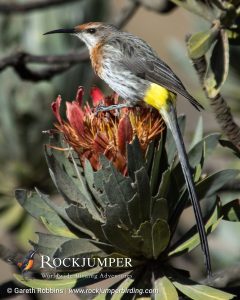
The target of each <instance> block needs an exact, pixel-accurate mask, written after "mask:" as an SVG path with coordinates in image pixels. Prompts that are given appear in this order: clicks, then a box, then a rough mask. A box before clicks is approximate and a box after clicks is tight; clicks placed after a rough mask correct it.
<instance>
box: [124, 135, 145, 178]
mask: <svg viewBox="0 0 240 300" xmlns="http://www.w3.org/2000/svg"><path fill="white" fill-rule="evenodd" d="M127 161H128V174H129V176H130V177H131V178H132V180H133V181H134V180H135V175H134V174H135V171H137V170H139V169H141V168H142V167H145V161H144V158H143V154H142V150H141V146H140V143H139V140H138V138H137V136H135V137H134V140H133V141H132V143H131V144H127Z"/></svg>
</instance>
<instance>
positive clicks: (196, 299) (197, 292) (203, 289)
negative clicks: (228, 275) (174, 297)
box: [173, 281, 235, 300]
mask: <svg viewBox="0 0 240 300" xmlns="http://www.w3.org/2000/svg"><path fill="white" fill-rule="evenodd" d="M173 284H174V285H175V287H176V288H177V289H178V290H179V291H180V292H182V293H183V294H184V295H186V296H187V297H189V298H190V299H193V300H203V299H204V300H229V299H233V298H234V297H235V296H234V295H233V294H229V293H226V292H222V291H220V290H217V289H214V288H212V287H210V286H206V285H201V284H194V283H192V282H191V283H189V284H183V283H180V282H176V281H173Z"/></svg>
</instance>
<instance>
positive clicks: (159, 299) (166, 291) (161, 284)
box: [154, 276, 178, 300]
mask: <svg viewBox="0 0 240 300" xmlns="http://www.w3.org/2000/svg"><path fill="white" fill-rule="evenodd" d="M154 289H157V290H158V293H156V294H155V297H154V300H178V293H177V291H176V289H175V287H174V285H173V284H172V282H171V281H170V280H169V279H168V278H167V277H166V276H163V277H160V278H158V279H157V280H155V282H154Z"/></svg>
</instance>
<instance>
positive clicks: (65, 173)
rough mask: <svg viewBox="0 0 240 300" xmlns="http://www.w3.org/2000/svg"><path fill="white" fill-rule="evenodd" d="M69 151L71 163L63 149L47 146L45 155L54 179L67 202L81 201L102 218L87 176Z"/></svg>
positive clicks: (97, 216) (80, 202) (96, 216)
mask: <svg viewBox="0 0 240 300" xmlns="http://www.w3.org/2000/svg"><path fill="white" fill-rule="evenodd" d="M54 145H55V144H54ZM59 152H60V153H59ZM69 153H70V156H71V160H72V162H71V163H70V161H69V158H67V157H65V155H64V153H63V151H59V150H54V149H52V148H48V147H46V148H45V157H46V160H47V164H48V167H49V172H50V175H51V177H52V180H53V182H54V184H55V185H56V187H57V189H58V191H59V193H61V195H62V196H63V198H64V199H65V201H66V203H71V202H76V203H79V204H81V205H82V206H83V207H87V208H88V210H89V211H90V212H91V214H93V215H95V218H100V216H99V214H98V211H97V209H96V206H95V204H94V201H93V199H92V196H91V194H90V193H89V191H88V189H87V183H86V181H85V178H84V177H83V176H82V174H81V170H80V169H79V168H78V167H77V164H76V162H75V158H74V157H73V154H72V152H71V151H70V150H69Z"/></svg>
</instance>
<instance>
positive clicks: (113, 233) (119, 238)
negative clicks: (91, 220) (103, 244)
mask: <svg viewBox="0 0 240 300" xmlns="http://www.w3.org/2000/svg"><path fill="white" fill-rule="evenodd" d="M107 213H108V215H107V216H106V219H107V223H106V224H105V225H102V230H103V232H104V234H105V236H106V238H107V240H108V243H109V244H111V245H112V246H114V247H115V249H117V250H118V251H120V253H122V254H125V255H131V256H139V255H140V254H141V249H140V244H141V239H140V238H139V237H135V236H132V235H131V232H130V231H129V230H127V229H123V228H121V227H120V226H116V225H115V224H116V220H115V218H112V216H111V209H109V211H108V212H107ZM119 223H120V222H119ZM118 251H117V252H118Z"/></svg>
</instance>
